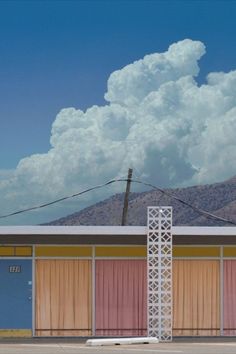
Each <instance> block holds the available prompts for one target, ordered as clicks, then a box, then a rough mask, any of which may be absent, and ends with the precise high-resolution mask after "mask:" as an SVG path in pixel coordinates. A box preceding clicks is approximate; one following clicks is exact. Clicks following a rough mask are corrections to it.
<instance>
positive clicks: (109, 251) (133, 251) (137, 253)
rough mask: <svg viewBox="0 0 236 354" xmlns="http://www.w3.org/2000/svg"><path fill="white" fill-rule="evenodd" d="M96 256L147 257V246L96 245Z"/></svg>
mask: <svg viewBox="0 0 236 354" xmlns="http://www.w3.org/2000/svg"><path fill="white" fill-rule="evenodd" d="M95 256H96V257H146V256H147V248H146V247H142V246H141V247H140V246H137V247H135V246H134V247H125V246H124V247H111V246H108V247H96V249H95Z"/></svg>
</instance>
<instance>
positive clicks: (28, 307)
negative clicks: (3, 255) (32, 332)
mask: <svg viewBox="0 0 236 354" xmlns="http://www.w3.org/2000/svg"><path fill="white" fill-rule="evenodd" d="M31 328H32V261H31V260H22V259H12V260H9V259H8V260H0V329H31Z"/></svg>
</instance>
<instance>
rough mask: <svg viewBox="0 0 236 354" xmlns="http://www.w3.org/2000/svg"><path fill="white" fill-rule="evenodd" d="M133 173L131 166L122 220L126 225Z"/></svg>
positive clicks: (122, 223)
mask: <svg viewBox="0 0 236 354" xmlns="http://www.w3.org/2000/svg"><path fill="white" fill-rule="evenodd" d="M132 174H133V170H132V168H129V170H128V178H127V183H126V192H125V199H124V207H123V215H122V222H121V225H122V226H124V225H126V222H127V215H128V206H129V193H130V186H131V180H132Z"/></svg>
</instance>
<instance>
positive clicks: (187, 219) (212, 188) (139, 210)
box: [44, 176, 236, 226]
mask: <svg viewBox="0 0 236 354" xmlns="http://www.w3.org/2000/svg"><path fill="white" fill-rule="evenodd" d="M131 187H132V186H131ZM164 191H165V192H167V193H168V194H172V195H173V196H175V197H177V198H180V199H182V200H184V201H186V202H187V203H189V204H191V205H194V206H195V207H197V208H200V209H203V210H205V211H208V212H210V213H214V214H216V215H217V216H220V217H224V218H226V219H229V220H231V221H233V222H236V176H234V177H232V178H230V179H228V180H226V181H223V182H217V183H214V184H206V185H196V186H191V187H185V188H175V189H164ZM123 201H124V193H119V194H114V195H112V196H111V197H109V198H107V199H105V200H103V201H100V202H98V203H96V204H93V205H91V206H89V207H87V208H85V209H82V210H80V211H78V212H75V213H73V214H70V215H67V216H65V217H62V218H60V219H57V220H53V221H51V222H49V223H46V224H44V225H121V218H122V210H123ZM158 205H161V206H172V207H173V225H179V226H181V225H183V226H184V225H186V226H187V225H189V226H194V225H196V226H225V225H229V224H228V223H224V222H221V221H218V220H213V219H208V218H206V217H203V216H202V215H200V214H198V213H197V212H196V211H194V210H193V209H191V208H190V207H188V206H186V205H183V204H181V203H180V202H179V201H177V200H175V199H173V198H171V197H169V196H168V195H166V194H163V193H161V192H160V191H158V190H154V189H152V190H149V191H145V192H139V193H138V192H131V193H130V197H129V210H128V223H127V225H146V222H147V207H148V206H158Z"/></svg>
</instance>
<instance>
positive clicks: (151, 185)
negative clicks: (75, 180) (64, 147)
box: [0, 178, 236, 226]
mask: <svg viewBox="0 0 236 354" xmlns="http://www.w3.org/2000/svg"><path fill="white" fill-rule="evenodd" d="M128 180H129V181H130V182H132V183H137V184H142V185H144V186H147V187H151V188H152V189H154V190H157V191H159V192H161V193H162V194H164V195H167V196H168V197H170V198H172V199H174V200H176V201H178V202H179V203H181V204H183V205H186V206H188V207H190V208H191V209H193V210H194V211H195V212H197V213H198V214H200V215H202V216H205V217H207V218H211V219H214V220H218V221H222V222H225V223H227V224H232V225H234V226H236V222H234V221H232V220H229V219H226V218H223V217H220V216H217V215H215V214H213V213H210V212H208V211H206V210H203V209H201V208H198V207H196V206H195V205H193V204H191V203H189V202H186V201H185V200H183V199H181V198H179V197H177V196H176V195H174V194H173V193H170V192H167V191H166V190H164V189H162V188H159V187H157V186H155V185H153V184H151V183H148V182H144V181H142V180H139V179H127V178H114V179H111V180H110V181H107V182H105V183H103V184H99V185H97V186H94V187H91V188H88V189H85V190H83V191H81V192H78V193H74V194H72V195H69V196H65V197H62V198H59V199H56V200H53V201H51V202H48V203H44V204H41V205H38V206H34V207H30V208H26V209H21V210H18V211H15V212H12V213H9V214H5V215H0V219H3V218H7V217H10V216H13V215H18V214H22V213H25V212H28V211H32V210H36V209H41V208H45V207H47V206H50V205H53V204H56V203H59V202H62V201H64V200H67V199H71V198H75V197H78V196H80V195H82V194H85V193H88V192H91V191H94V190H96V189H101V188H104V187H106V186H108V185H111V184H113V183H117V182H127V181H128Z"/></svg>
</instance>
